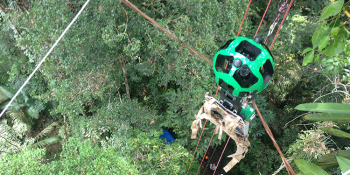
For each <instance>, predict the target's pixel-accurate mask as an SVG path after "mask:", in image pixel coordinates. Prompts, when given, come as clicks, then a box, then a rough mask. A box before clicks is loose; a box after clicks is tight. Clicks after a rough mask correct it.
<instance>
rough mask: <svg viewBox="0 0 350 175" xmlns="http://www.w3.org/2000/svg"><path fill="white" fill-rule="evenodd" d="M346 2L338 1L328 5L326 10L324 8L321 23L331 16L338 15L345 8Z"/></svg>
mask: <svg viewBox="0 0 350 175" xmlns="http://www.w3.org/2000/svg"><path fill="white" fill-rule="evenodd" d="M343 4H344V0H337V1H335V2H332V3H330V4H328V5H327V6H326V7H325V8H323V10H322V13H321V17H320V21H322V20H325V19H327V18H329V17H331V16H334V15H337V14H338V13H339V12H340V11H341V8H342V7H343Z"/></svg>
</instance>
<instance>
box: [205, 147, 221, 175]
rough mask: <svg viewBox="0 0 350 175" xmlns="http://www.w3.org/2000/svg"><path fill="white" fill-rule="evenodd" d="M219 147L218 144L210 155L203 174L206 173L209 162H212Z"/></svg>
mask: <svg viewBox="0 0 350 175" xmlns="http://www.w3.org/2000/svg"><path fill="white" fill-rule="evenodd" d="M217 147H218V145H216V146H215V148H214V151H213V153H212V154H211V156H210V158H209V160H208V163H207V165H206V166H205V168H204V171H203V173H202V175H203V174H204V173H205V171H206V170H207V168H208V165H209V162H210V160H211V158H213V156H214V153H215V151H216V148H217Z"/></svg>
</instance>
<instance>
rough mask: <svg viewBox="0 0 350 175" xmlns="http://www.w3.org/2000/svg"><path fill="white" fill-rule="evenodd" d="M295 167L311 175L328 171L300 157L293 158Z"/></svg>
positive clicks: (325, 173)
mask: <svg viewBox="0 0 350 175" xmlns="http://www.w3.org/2000/svg"><path fill="white" fill-rule="evenodd" d="M294 161H295V164H296V165H297V167H298V168H299V169H300V171H301V172H303V173H304V174H310V175H311V174H313V175H328V173H327V172H326V171H325V170H323V169H322V168H320V167H318V166H317V165H315V164H313V163H311V162H309V161H306V160H302V159H296V160H294Z"/></svg>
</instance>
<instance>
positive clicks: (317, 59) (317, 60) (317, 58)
mask: <svg viewBox="0 0 350 175" xmlns="http://www.w3.org/2000/svg"><path fill="white" fill-rule="evenodd" d="M319 61H320V55H319V54H318V55H317V56H316V58H315V62H316V63H317V62H319Z"/></svg>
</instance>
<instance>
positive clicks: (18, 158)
mask: <svg viewBox="0 0 350 175" xmlns="http://www.w3.org/2000/svg"><path fill="white" fill-rule="evenodd" d="M43 154H44V149H35V150H30V149H24V150H22V151H21V152H20V153H18V154H4V155H2V156H0V171H1V172H2V173H5V174H35V175H36V174H41V173H40V170H41V169H42V168H43V165H42V156H43Z"/></svg>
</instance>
